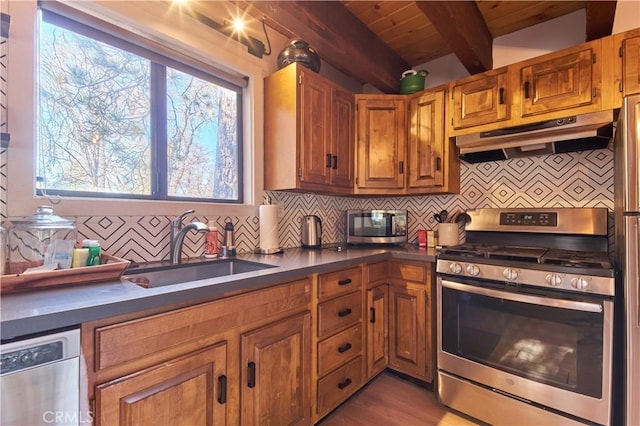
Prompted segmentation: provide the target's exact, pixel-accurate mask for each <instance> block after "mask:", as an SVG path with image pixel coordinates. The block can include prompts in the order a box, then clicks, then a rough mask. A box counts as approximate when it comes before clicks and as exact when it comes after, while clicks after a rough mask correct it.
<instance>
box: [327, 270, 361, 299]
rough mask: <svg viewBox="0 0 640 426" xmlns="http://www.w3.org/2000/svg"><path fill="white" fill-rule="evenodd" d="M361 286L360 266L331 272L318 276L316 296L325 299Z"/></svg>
mask: <svg viewBox="0 0 640 426" xmlns="http://www.w3.org/2000/svg"><path fill="white" fill-rule="evenodd" d="M361 286H362V271H361V269H360V267H359V266H358V267H356V268H350V269H345V270H342V271H336V272H331V273H328V274H322V275H320V276H318V298H319V299H327V298H330V297H333V296H337V295H339V294H344V293H349V292H351V291H354V290H356V289H359V288H360V287H361Z"/></svg>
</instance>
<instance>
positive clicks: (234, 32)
mask: <svg viewBox="0 0 640 426" xmlns="http://www.w3.org/2000/svg"><path fill="white" fill-rule="evenodd" d="M185 11H186V12H187V13H188V14H190V15H191V16H192V17H194V18H195V19H197V20H198V22H200V23H202V24H204V25H206V26H207V27H209V28H213V29H214V30H216V31H219V32H221V33H222V34H224V35H226V36H227V37H229V38H232V39H234V40H236V41H238V42H240V43H242V44H244V45H245V46H247V51H248V52H249V53H251V54H252V55H253V56H256V57H258V58H262V55H267V56H268V55H270V54H271V42H270V41H269V36H268V34H267V27H266V25H265V22H264V19H263V20H262V29H263V30H264V35H265V38H266V40H267V44H268V46H269V51H265V46H264V43H263V42H261V41H260V40H258V39H257V38H255V37H252V36H250V35H246V34H244V32H243V30H242V28H243V27H241V25H244V23H242V21H241V20H239V19H236V20H234V22H233V23H232V24H228V25H227V24H226V23H225V24H224V25H223V24H219V23H217V22H215V21H214V20H212V19H211V18H209V17H208V16H205V15H203V14H202V13H200V12H197V11H194V10H185Z"/></svg>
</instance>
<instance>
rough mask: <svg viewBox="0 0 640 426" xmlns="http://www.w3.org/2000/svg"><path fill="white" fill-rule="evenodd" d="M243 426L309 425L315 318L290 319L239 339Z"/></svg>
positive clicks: (306, 316) (299, 316)
mask: <svg viewBox="0 0 640 426" xmlns="http://www.w3.org/2000/svg"><path fill="white" fill-rule="evenodd" d="M240 367H241V391H240V405H241V407H242V413H241V419H240V420H241V421H240V423H241V424H243V425H261V426H262V425H274V426H280V425H306V424H310V423H311V396H310V395H311V394H310V386H311V381H310V378H311V374H310V367H311V315H310V314H309V313H305V314H303V315H298V316H295V317H292V318H287V319H284V320H282V321H279V322H277V323H274V324H270V325H267V326H265V327H262V328H260V329H258V330H255V331H252V332H249V333H245V334H243V335H242V337H241V362H240Z"/></svg>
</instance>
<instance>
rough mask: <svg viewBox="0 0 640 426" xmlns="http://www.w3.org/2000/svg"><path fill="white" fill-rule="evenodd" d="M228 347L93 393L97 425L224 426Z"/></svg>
mask: <svg viewBox="0 0 640 426" xmlns="http://www.w3.org/2000/svg"><path fill="white" fill-rule="evenodd" d="M226 358H227V344H226V342H225V343H221V344H218V345H215V346H210V347H208V348H205V349H202V350H200V351H197V352H194V353H192V354H189V355H185V356H183V357H180V358H177V359H175V360H172V361H168V362H164V363H162V364H160V365H158V366H155V367H151V368H148V369H146V370H143V371H140V372H138V373H134V374H131V375H129V376H127V377H124V378H118V379H115V380H113V381H111V382H108V383H104V384H102V385H99V386H98V387H97V389H96V424H97V425H105V426H114V425H153V424H156V425H158V424H172V425H185V424H193V425H196V424H197V425H214V424H215V425H224V424H225V422H226V410H227V405H226V380H227V378H226V369H227V359H226Z"/></svg>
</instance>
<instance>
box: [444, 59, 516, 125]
mask: <svg viewBox="0 0 640 426" xmlns="http://www.w3.org/2000/svg"><path fill="white" fill-rule="evenodd" d="M507 82H508V80H507V69H506V68H503V69H501V70H500V71H488V72H487V73H484V74H482V75H481V76H477V77H472V78H468V79H464V80H463V81H462V82H460V83H457V84H454V85H453V87H452V93H451V96H452V98H453V111H452V112H451V124H452V126H453V128H454V129H463V128H466V127H473V126H479V125H482V124H489V123H495V122H498V121H503V120H508V119H509V117H510V107H509V105H510V102H509V101H508V99H507Z"/></svg>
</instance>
